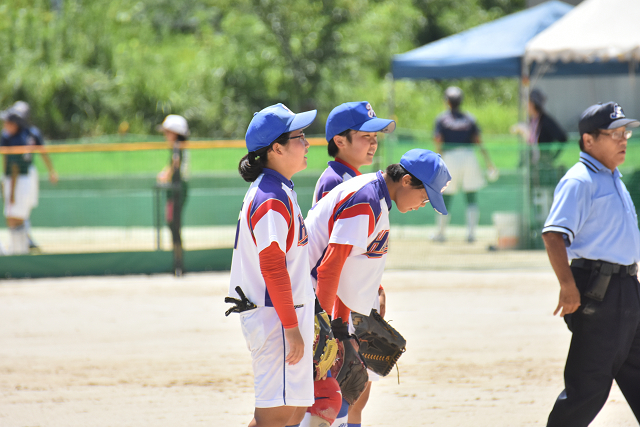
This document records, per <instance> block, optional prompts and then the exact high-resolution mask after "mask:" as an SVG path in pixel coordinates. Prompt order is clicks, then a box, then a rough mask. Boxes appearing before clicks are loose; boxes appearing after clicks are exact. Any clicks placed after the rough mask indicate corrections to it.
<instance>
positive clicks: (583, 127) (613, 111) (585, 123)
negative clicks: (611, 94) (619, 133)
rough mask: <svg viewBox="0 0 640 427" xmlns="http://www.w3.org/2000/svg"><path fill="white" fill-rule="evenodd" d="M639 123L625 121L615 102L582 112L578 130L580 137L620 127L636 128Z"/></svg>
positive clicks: (622, 112)
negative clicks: (599, 130)
mask: <svg viewBox="0 0 640 427" xmlns="http://www.w3.org/2000/svg"><path fill="white" fill-rule="evenodd" d="M639 125H640V122H639V121H637V120H635V119H627V116H625V115H624V111H622V107H621V106H619V105H618V104H616V103H615V102H607V103H606V104H602V103H599V104H595V105H592V106H591V107H589V108H587V109H586V110H584V112H583V113H582V115H581V116H580V122H579V123H578V130H579V131H580V136H582V134H585V133H591V132H594V131H596V130H598V129H615V128H619V127H622V126H627V127H632V128H634V127H637V126H639Z"/></svg>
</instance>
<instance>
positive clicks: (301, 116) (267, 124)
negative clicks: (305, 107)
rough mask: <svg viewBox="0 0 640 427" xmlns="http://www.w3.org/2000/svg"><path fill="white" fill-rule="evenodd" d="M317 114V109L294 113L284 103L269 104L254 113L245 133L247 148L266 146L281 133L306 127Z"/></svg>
mask: <svg viewBox="0 0 640 427" xmlns="http://www.w3.org/2000/svg"><path fill="white" fill-rule="evenodd" d="M317 114H318V111H317V110H311V111H305V112H304V113H298V114H295V113H294V112H293V111H291V110H290V109H289V108H287V106H286V105H284V104H276V105H271V106H269V107H267V108H265V109H263V110H261V111H259V112H257V113H255V114H254V115H253V119H251V123H249V128H248V129H247V134H246V135H245V141H246V144H247V150H248V151H249V152H252V151H256V150H259V149H261V148H264V147H268V146H269V145H271V143H272V142H273V141H275V140H276V139H277V138H278V137H279V136H280V135H282V134H283V133H286V132H293V131H294V130H299V129H304V128H306V127H307V126H309V125H310V124H311V123H313V121H314V120H315V118H316V115H317Z"/></svg>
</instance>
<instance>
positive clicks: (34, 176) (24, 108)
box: [11, 101, 58, 252]
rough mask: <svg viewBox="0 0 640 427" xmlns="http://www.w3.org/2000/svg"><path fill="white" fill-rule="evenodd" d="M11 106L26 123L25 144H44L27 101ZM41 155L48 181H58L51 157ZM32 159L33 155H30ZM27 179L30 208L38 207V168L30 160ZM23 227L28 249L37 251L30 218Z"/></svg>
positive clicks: (17, 102)
mask: <svg viewBox="0 0 640 427" xmlns="http://www.w3.org/2000/svg"><path fill="white" fill-rule="evenodd" d="M11 108H12V109H13V110H14V111H15V112H16V113H17V114H18V115H19V116H20V117H22V119H23V121H24V122H26V123H27V128H28V130H29V134H30V136H29V138H28V140H27V145H40V146H42V145H44V138H43V137H42V132H40V129H38V128H37V127H36V126H34V125H33V124H31V107H30V106H29V104H28V103H26V102H24V101H16V102H15V103H14V104H13V105H12V106H11ZM40 155H41V156H42V160H43V161H44V164H45V166H46V167H47V171H48V172H49V181H50V182H51V183H52V184H57V183H58V173H57V172H56V171H55V169H54V167H53V162H51V158H50V157H49V154H48V153H45V152H42V153H40ZM32 159H33V155H32ZM29 179H30V180H31V185H32V187H33V188H32V202H31V205H32V206H31V209H35V208H36V207H38V199H39V194H40V180H39V179H38V169H37V168H36V166H35V164H34V163H33V162H32V163H31V166H30V167H29ZM24 227H25V229H26V231H27V239H28V240H29V249H30V250H32V251H35V252H37V251H39V249H40V248H39V247H38V245H37V244H36V243H35V240H34V239H33V236H32V235H31V219H30V218H26V219H25V220H24Z"/></svg>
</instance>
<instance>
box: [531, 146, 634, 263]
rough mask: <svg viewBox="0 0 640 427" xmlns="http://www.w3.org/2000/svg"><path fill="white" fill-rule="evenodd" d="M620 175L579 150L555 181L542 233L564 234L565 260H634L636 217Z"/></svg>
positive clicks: (623, 261)
mask: <svg viewBox="0 0 640 427" xmlns="http://www.w3.org/2000/svg"><path fill="white" fill-rule="evenodd" d="M621 176H622V174H621V173H620V171H619V170H618V169H617V168H616V169H615V171H614V172H613V173H612V172H611V170H610V169H607V168H606V167H605V166H604V165H603V164H602V163H600V162H599V161H597V160H596V159H594V158H593V157H591V156H590V155H589V154H587V153H584V152H581V153H580V161H579V162H578V163H576V164H575V165H574V166H573V167H572V168H571V169H569V171H568V172H567V173H566V175H565V176H564V177H562V179H561V180H560V182H559V183H558V186H557V187H556V191H555V193H554V196H553V205H552V206H551V212H549V216H548V217H547V221H546V222H545V224H544V228H543V229H542V232H543V233H547V232H555V233H562V234H564V238H565V243H566V245H567V255H568V256H569V259H570V260H571V259H575V258H587V259H593V260H602V261H608V262H612V263H616V264H622V265H631V264H634V263H637V262H638V261H640V230H638V216H637V214H636V209H635V207H634V206H633V202H632V201H631V197H630V196H629V192H628V191H627V187H625V185H624V183H623V182H622V180H621V179H620V177H621Z"/></svg>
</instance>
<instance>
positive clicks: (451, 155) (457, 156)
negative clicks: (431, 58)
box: [431, 86, 497, 243]
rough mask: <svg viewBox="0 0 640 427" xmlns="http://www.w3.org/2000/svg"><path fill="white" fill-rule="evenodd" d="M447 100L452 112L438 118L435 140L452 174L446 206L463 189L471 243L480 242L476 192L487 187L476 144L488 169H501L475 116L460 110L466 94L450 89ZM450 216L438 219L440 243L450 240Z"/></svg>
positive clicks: (493, 172) (436, 238)
mask: <svg viewBox="0 0 640 427" xmlns="http://www.w3.org/2000/svg"><path fill="white" fill-rule="evenodd" d="M444 95H445V100H446V102H447V104H448V107H449V110H448V111H445V112H444V113H442V114H440V115H439V116H438V117H437V118H436V123H435V129H434V136H433V140H434V142H435V143H436V151H437V152H439V153H442V158H443V159H444V161H445V162H446V163H447V166H448V167H449V170H450V171H451V176H452V177H453V178H452V181H451V182H452V184H451V185H450V186H449V187H448V188H447V190H446V191H445V203H446V204H447V205H449V201H450V200H451V197H452V196H453V195H454V194H456V193H457V192H458V191H459V190H460V189H462V191H464V193H465V195H466V198H467V212H466V217H467V241H468V242H469V243H473V242H475V240H476V234H475V233H476V227H477V226H478V221H479V219H480V211H479V210H478V204H477V202H476V193H477V191H478V190H480V189H481V188H482V187H484V186H485V180H484V176H483V175H482V169H481V168H480V164H479V163H478V159H477V158H476V155H475V152H474V150H473V145H476V146H478V147H479V148H480V152H481V153H482V156H483V157H484V160H485V163H486V166H487V168H488V169H489V173H490V174H491V175H495V174H496V173H497V170H496V168H495V166H494V165H493V163H492V162H491V159H490V158H489V154H488V153H487V151H486V150H485V149H484V147H483V145H482V141H481V140H480V128H479V127H478V124H477V123H476V120H475V118H474V117H473V116H471V114H469V113H464V112H462V111H461V110H460V104H461V103H462V98H463V93H462V90H461V89H460V88H459V87H456V86H450V87H448V88H447V89H446V90H445V92H444ZM449 219H450V218H449V216H446V215H441V216H438V217H437V218H436V224H437V227H438V231H437V233H436V234H435V235H434V236H432V238H431V239H432V240H433V241H436V242H444V241H445V240H446V227H447V224H448V223H449Z"/></svg>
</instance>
